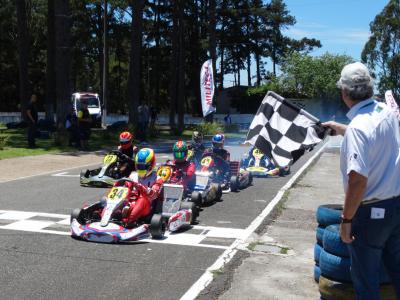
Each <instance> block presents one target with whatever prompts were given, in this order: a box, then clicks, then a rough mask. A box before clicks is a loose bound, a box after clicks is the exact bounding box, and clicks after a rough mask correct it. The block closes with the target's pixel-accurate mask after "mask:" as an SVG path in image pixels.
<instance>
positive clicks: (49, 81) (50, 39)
mask: <svg viewBox="0 0 400 300" xmlns="http://www.w3.org/2000/svg"><path fill="white" fill-rule="evenodd" d="M54 17H55V16H54V0H47V65H46V119H47V120H51V121H53V120H54V109H55V107H54V106H55V100H56V71H55V64H56V60H55V56H56V48H55V46H56V45H55V43H56V42H55V40H56V36H55V32H54V30H55V25H54Z"/></svg>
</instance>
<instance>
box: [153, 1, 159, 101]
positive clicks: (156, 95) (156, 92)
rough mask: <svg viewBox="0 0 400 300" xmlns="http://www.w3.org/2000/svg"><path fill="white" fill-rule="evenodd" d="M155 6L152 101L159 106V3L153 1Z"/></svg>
mask: <svg viewBox="0 0 400 300" xmlns="http://www.w3.org/2000/svg"><path fill="white" fill-rule="evenodd" d="M154 3H155V5H156V12H155V20H154V22H155V32H154V34H155V37H154V39H155V53H156V57H155V60H156V62H155V65H154V70H153V72H154V73H153V74H154V78H156V81H155V89H154V101H155V104H156V105H160V80H159V79H158V78H160V63H161V56H160V39H161V33H160V1H159V0H155V1H154Z"/></svg>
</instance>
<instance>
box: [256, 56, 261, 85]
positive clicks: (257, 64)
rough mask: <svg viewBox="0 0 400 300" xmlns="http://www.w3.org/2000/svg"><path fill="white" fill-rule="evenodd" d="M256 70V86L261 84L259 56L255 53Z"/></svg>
mask: <svg viewBox="0 0 400 300" xmlns="http://www.w3.org/2000/svg"><path fill="white" fill-rule="evenodd" d="M255 56H256V69H257V86H260V84H261V72H260V55H259V54H258V53H256V55H255Z"/></svg>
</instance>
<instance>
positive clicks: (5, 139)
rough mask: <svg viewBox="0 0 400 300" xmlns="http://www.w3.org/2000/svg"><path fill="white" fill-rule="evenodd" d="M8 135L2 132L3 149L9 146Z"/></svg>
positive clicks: (1, 142) (0, 139)
mask: <svg viewBox="0 0 400 300" xmlns="http://www.w3.org/2000/svg"><path fill="white" fill-rule="evenodd" d="M8 138H9V137H8V136H7V135H4V134H0V150H3V149H4V148H5V147H6V146H7V141H8Z"/></svg>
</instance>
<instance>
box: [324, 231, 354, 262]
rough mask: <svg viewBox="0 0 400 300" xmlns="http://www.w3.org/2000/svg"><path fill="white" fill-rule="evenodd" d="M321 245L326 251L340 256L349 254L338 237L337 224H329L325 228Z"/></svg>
mask: <svg viewBox="0 0 400 300" xmlns="http://www.w3.org/2000/svg"><path fill="white" fill-rule="evenodd" d="M322 245H323V246H324V249H325V251H328V252H329V253H332V254H335V255H337V256H342V257H349V256H350V254H349V250H348V249H347V246H346V244H345V243H343V242H342V239H341V238H340V233H339V225H338V224H335V225H329V226H328V227H326V228H325V232H324V236H323V238H322Z"/></svg>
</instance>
